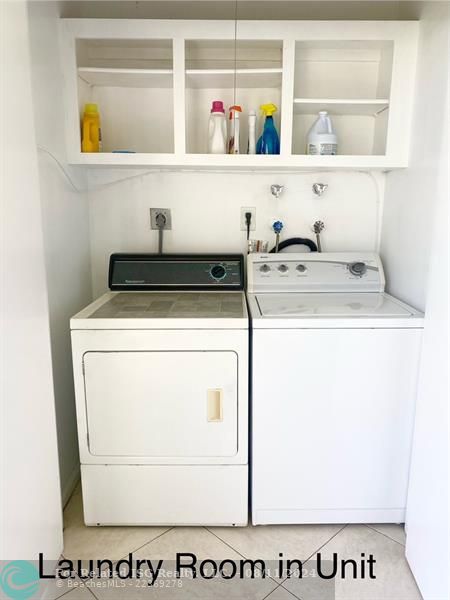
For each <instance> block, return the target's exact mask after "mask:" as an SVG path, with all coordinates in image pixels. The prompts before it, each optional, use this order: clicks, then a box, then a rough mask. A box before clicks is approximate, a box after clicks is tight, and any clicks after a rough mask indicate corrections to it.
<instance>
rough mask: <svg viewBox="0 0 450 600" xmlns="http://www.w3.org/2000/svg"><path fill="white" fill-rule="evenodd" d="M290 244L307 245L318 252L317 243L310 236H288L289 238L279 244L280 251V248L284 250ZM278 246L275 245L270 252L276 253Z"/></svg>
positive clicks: (312, 250)
mask: <svg viewBox="0 0 450 600" xmlns="http://www.w3.org/2000/svg"><path fill="white" fill-rule="evenodd" d="M289 246H307V247H308V248H309V249H310V250H311V252H317V245H316V243H315V242H313V241H312V240H310V239H309V238H300V237H295V238H288V239H287V240H283V241H282V242H280V243H279V244H278V252H279V251H280V250H284V248H288V247H289ZM275 250H276V247H275V246H274V247H273V248H272V250H271V251H270V254H275Z"/></svg>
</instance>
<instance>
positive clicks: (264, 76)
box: [78, 67, 283, 89]
mask: <svg viewBox="0 0 450 600" xmlns="http://www.w3.org/2000/svg"><path fill="white" fill-rule="evenodd" d="M282 73H283V70H282V69H281V68H274V69H236V70H234V69H186V87H188V88H195V89H202V88H203V89H228V88H233V87H234V85H237V87H240V88H278V87H280V86H281V77H282ZM78 75H79V77H81V79H83V81H85V82H86V83H88V84H89V85H99V86H105V87H136V88H140V87H146V88H171V87H172V86H173V70H172V69H123V68H112V67H78Z"/></svg>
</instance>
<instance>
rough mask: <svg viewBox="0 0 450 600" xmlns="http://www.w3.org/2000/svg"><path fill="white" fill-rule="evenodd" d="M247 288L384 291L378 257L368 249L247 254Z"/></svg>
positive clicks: (267, 289)
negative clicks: (359, 251)
mask: <svg viewBox="0 0 450 600" xmlns="http://www.w3.org/2000/svg"><path fill="white" fill-rule="evenodd" d="M247 266H248V269H247V274H248V291H249V292H254V291H273V292H277V291H323V292H327V291H329V292H333V291H348V292H350V291H360V292H364V291H376V292H379V291H384V285H385V280H384V272H383V266H382V264H381V260H380V257H379V256H378V255H377V254H374V253H368V252H361V253H355V252H346V253H341V252H335V253H331V252H330V253H317V252H311V253H302V254H297V253H296V254H291V253H279V254H249V256H248V264H247Z"/></svg>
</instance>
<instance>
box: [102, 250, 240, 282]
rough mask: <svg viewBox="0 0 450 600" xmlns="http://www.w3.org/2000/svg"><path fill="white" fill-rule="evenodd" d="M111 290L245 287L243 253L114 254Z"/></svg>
mask: <svg viewBox="0 0 450 600" xmlns="http://www.w3.org/2000/svg"><path fill="white" fill-rule="evenodd" d="M109 289H110V290H112V291H125V290H171V291H173V290H210V289H218V290H242V289H244V257H243V255H242V254H227V255H225V254H208V255H206V254H112V255H111V258H110V262H109Z"/></svg>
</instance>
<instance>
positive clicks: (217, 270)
mask: <svg viewBox="0 0 450 600" xmlns="http://www.w3.org/2000/svg"><path fill="white" fill-rule="evenodd" d="M210 274H211V277H213V278H214V279H215V280H216V281H220V280H221V279H223V278H224V277H225V275H226V274H227V272H226V270H225V267H224V266H223V265H214V266H213V267H211V270H210Z"/></svg>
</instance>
